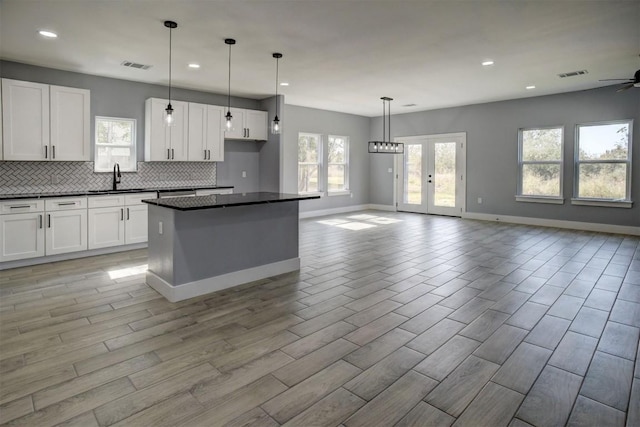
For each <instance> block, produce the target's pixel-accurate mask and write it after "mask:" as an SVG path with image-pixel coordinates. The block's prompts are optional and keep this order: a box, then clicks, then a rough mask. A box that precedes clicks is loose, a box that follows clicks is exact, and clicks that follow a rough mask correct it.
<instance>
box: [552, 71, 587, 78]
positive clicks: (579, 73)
mask: <svg viewBox="0 0 640 427" xmlns="http://www.w3.org/2000/svg"><path fill="white" fill-rule="evenodd" d="M585 74H589V72H588V71H587V70H580V71H571V72H569V73H562V74H558V77H560V78H561V79H564V78H565V77H575V76H583V75H585Z"/></svg>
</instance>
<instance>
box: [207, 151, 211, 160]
mask: <svg viewBox="0 0 640 427" xmlns="http://www.w3.org/2000/svg"><path fill="white" fill-rule="evenodd" d="M207 153H209V156H208V157H209V160H211V150H207Z"/></svg>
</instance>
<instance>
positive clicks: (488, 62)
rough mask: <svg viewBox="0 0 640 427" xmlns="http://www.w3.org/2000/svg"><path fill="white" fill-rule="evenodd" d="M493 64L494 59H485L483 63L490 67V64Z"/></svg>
mask: <svg viewBox="0 0 640 427" xmlns="http://www.w3.org/2000/svg"><path fill="white" fill-rule="evenodd" d="M493 64H494V62H493V61H492V60H487V61H484V62H483V63H482V65H483V66H484V67H490V66H492V65H493Z"/></svg>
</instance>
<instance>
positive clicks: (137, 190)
mask: <svg viewBox="0 0 640 427" xmlns="http://www.w3.org/2000/svg"><path fill="white" fill-rule="evenodd" d="M227 188H233V186H220V187H218V186H215V185H207V186H202V187H171V188H167V187H149V188H121V189H118V190H87V191H66V192H60V193H24V194H0V201H2V200H17V199H47V198H52V197H74V196H95V195H102V194H122V193H124V194H130V193H147V192H154V191H155V192H158V191H162V192H163V193H166V192H171V191H194V190H212V189H221V190H222V189H227Z"/></svg>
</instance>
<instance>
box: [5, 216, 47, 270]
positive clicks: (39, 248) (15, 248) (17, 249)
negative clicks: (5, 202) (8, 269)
mask: <svg viewBox="0 0 640 427" xmlns="http://www.w3.org/2000/svg"><path fill="white" fill-rule="evenodd" d="M43 216H44V212H31V213H16V214H6V215H0V244H2V247H1V248H0V262H4V261H14V260H17V259H25V258H36V257H41V256H44V228H43V227H44V225H43V221H44V218H43Z"/></svg>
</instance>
